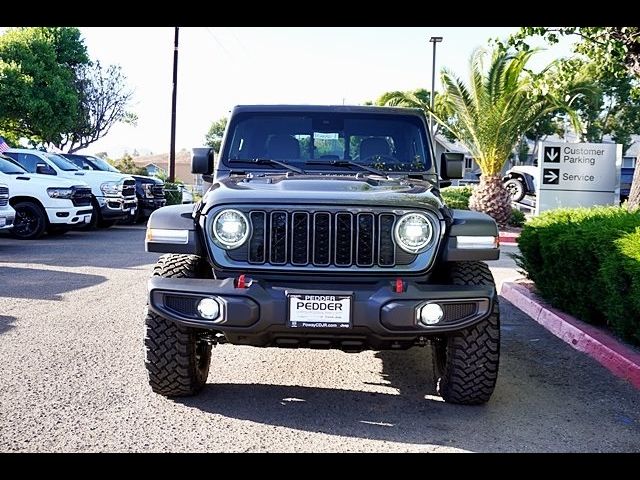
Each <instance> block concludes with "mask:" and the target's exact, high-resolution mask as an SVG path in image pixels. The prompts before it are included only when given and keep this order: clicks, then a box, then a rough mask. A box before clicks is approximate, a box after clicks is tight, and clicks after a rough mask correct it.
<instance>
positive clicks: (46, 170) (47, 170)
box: [36, 163, 54, 175]
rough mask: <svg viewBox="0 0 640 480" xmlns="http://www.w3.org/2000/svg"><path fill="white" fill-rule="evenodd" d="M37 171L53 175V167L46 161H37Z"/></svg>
mask: <svg viewBox="0 0 640 480" xmlns="http://www.w3.org/2000/svg"><path fill="white" fill-rule="evenodd" d="M36 173H40V174H42V175H53V174H54V172H53V169H52V168H51V167H50V166H49V165H47V164H46V163H36Z"/></svg>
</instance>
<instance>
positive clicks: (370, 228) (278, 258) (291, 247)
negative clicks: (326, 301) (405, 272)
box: [228, 209, 415, 268]
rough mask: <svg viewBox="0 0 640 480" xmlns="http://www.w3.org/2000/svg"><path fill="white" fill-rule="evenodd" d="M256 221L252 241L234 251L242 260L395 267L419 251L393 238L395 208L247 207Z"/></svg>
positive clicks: (284, 263)
mask: <svg viewBox="0 0 640 480" xmlns="http://www.w3.org/2000/svg"><path fill="white" fill-rule="evenodd" d="M245 213H246V214H247V217H248V218H249V221H250V222H251V236H250V238H249V240H248V241H247V244H246V245H245V246H244V247H242V248H238V249H235V250H231V251H229V252H228V255H229V257H230V258H232V259H233V260H235V261H237V262H243V261H244V262H248V263H249V264H252V265H256V266H257V265H273V266H282V265H291V266H294V267H305V266H313V267H331V266H334V267H339V268H348V267H354V266H355V267H362V268H367V267H394V266H396V265H398V264H401V265H407V264H409V263H411V262H412V261H413V260H414V259H415V255H412V254H407V253H405V252H402V251H400V250H399V249H398V247H396V244H395V241H394V239H393V226H394V225H395V221H396V215H395V214H394V213H390V212H374V213H372V212H360V213H352V212H348V211H340V210H335V211H323V210H313V209H311V210H310V211H300V210H279V209H274V210H271V211H263V210H251V211H245Z"/></svg>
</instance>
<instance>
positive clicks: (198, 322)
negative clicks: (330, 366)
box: [148, 277, 496, 348]
mask: <svg viewBox="0 0 640 480" xmlns="http://www.w3.org/2000/svg"><path fill="white" fill-rule="evenodd" d="M392 285H393V282H391V281H380V282H377V283H374V284H364V285H363V284H360V285H356V284H353V285H348V284H345V285H341V287H342V288H340V289H339V290H337V289H336V285H335V284H334V285H328V284H326V285H325V284H312V285H305V286H304V288H296V287H293V286H291V285H283V284H273V283H267V282H263V281H253V282H252V283H251V285H250V286H249V288H245V289H238V288H235V286H234V280H233V279H231V278H229V279H225V280H210V279H187V278H185V279H182V278H163V277H152V278H151V279H150V280H149V284H148V288H149V307H150V309H151V310H152V311H154V312H155V313H157V314H159V315H162V316H164V317H166V318H168V319H169V320H172V321H174V322H176V323H180V324H182V325H186V326H192V327H198V328H203V329H209V330H214V331H217V332H222V333H224V334H225V336H226V338H227V339H228V340H229V341H230V342H231V343H237V344H245V345H256V346H269V345H274V346H281V345H279V344H280V343H283V342H282V339H286V338H290V339H291V338H300V337H306V339H307V341H306V343H304V345H305V346H307V344H308V340H310V339H319V338H324V339H325V340H328V341H329V342H330V343H335V341H336V340H338V341H343V340H344V341H346V340H349V338H350V337H354V338H355V337H357V338H358V339H360V340H358V341H361V342H362V343H363V345H364V346H365V347H368V348H371V347H372V346H381V345H383V344H385V342H389V341H406V342H409V343H411V344H413V343H414V342H415V340H416V339H417V338H418V337H423V336H428V335H433V334H441V333H446V332H452V331H457V330H460V329H461V328H464V327H467V326H469V325H473V324H474V323H476V322H479V321H480V320H482V319H483V318H486V317H487V316H488V315H489V314H490V312H491V310H492V308H493V302H494V301H495V298H496V291H495V289H494V288H493V287H489V286H486V287H483V286H459V285H455V286H453V285H427V284H417V283H412V282H408V283H407V289H406V291H405V292H403V293H396V292H394V291H393V287H392ZM338 291H339V293H340V294H344V295H352V296H353V302H352V323H353V327H352V328H350V329H329V328H328V329H301V328H289V327H287V315H288V313H287V309H288V305H287V294H288V293H307V294H326V292H334V293H335V292H338ZM165 295H171V296H176V295H185V296H190V297H214V298H216V299H218V300H219V301H222V303H223V304H224V308H223V309H222V310H223V312H225V313H224V315H225V317H224V318H223V319H218V320H217V321H215V322H212V321H208V320H204V319H199V318H195V317H191V318H189V317H187V316H184V315H181V314H180V313H178V312H176V311H175V310H171V309H169V308H166V306H165V305H164V301H163V297H164V296H165ZM428 300H442V301H455V300H459V301H460V302H473V301H477V300H481V301H483V302H484V303H485V305H488V308H478V309H477V311H476V314H474V315H472V316H468V317H466V318H463V319H461V320H460V321H452V322H449V323H447V322H445V323H443V324H438V325H433V326H429V327H420V326H417V325H415V322H413V317H414V316H415V310H414V309H413V308H407V305H411V304H412V303H413V305H414V306H417V305H420V304H422V303H424V302H425V301H428ZM229 304H232V305H235V307H234V308H236V310H235V312H236V313H235V314H233V315H231V312H230V310H229V308H228V305H229ZM394 305H402V306H403V308H397V309H395V311H394ZM241 312H242V313H241ZM394 316H396V317H397V319H396V321H395V322H393V324H389V319H391V318H393V317H394ZM408 316H411V317H412V319H409V318H408ZM383 317H384V318H385V320H386V321H385V322H383ZM405 317H407V318H405ZM284 343H286V342H284Z"/></svg>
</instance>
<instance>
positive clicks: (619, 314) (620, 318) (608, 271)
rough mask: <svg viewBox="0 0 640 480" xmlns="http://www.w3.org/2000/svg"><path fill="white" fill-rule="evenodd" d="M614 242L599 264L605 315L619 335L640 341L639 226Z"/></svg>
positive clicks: (639, 342)
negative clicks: (600, 266)
mask: <svg viewBox="0 0 640 480" xmlns="http://www.w3.org/2000/svg"><path fill="white" fill-rule="evenodd" d="M614 243H615V248H614V249H613V250H612V252H611V253H610V254H609V255H607V256H606V257H605V259H604V260H603V262H602V268H601V271H602V274H603V275H602V276H603V283H604V286H605V292H606V295H605V296H604V299H603V300H604V306H605V308H606V312H607V318H608V320H609V322H610V325H611V327H613V329H614V330H615V331H616V332H617V333H618V334H619V335H621V336H622V337H625V338H629V339H631V340H632V341H633V342H635V343H637V344H639V345H640V228H637V229H636V230H635V231H634V232H632V233H628V234H626V235H624V236H622V237H620V238H619V239H618V240H616V241H615V242H614Z"/></svg>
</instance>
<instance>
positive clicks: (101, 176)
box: [64, 170, 133, 182]
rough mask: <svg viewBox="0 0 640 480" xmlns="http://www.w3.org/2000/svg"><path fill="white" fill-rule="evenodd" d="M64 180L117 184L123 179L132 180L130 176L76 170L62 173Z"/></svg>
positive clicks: (100, 171)
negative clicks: (74, 179) (73, 179)
mask: <svg viewBox="0 0 640 480" xmlns="http://www.w3.org/2000/svg"><path fill="white" fill-rule="evenodd" d="M64 173H65V177H66V178H77V179H78V180H83V179H84V181H85V182H86V181H92V180H93V181H96V180H99V181H101V182H119V181H121V180H124V179H132V178H133V177H131V175H127V174H125V173H116V172H104V171H102V170H78V171H71V172H64Z"/></svg>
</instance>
